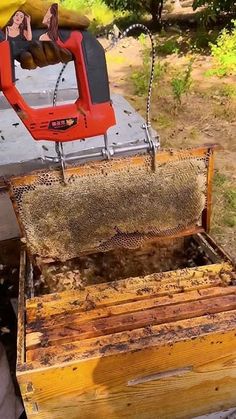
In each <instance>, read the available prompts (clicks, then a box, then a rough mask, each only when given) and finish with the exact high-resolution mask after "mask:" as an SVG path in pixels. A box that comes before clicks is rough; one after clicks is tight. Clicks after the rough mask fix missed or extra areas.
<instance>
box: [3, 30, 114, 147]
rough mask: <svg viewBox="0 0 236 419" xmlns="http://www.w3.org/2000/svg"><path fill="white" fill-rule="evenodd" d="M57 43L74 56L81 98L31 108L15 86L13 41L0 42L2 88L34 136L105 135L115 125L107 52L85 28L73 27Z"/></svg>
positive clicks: (76, 137)
mask: <svg viewBox="0 0 236 419" xmlns="http://www.w3.org/2000/svg"><path fill="white" fill-rule="evenodd" d="M57 43H58V45H59V46H61V47H63V48H66V49H68V50H69V51H70V52H71V53H72V54H73V58H74V64H75V73H76V79H77V85H78V98H77V100H76V101H75V102H74V103H72V104H66V105H59V106H56V107H55V106H51V107H46V108H39V109H35V108H31V107H30V106H28V104H27V103H26V102H25V100H24V99H23V97H22V96H21V94H20V92H19V91H18V89H17V88H16V86H15V83H14V77H13V72H12V51H11V49H12V47H11V44H10V41H7V40H4V41H2V42H0V90H1V91H2V92H3V94H4V95H5V97H6V99H7V100H8V102H9V103H10V105H11V106H12V107H13V109H14V110H15V112H16V113H17V114H18V116H19V117H20V119H21V120H22V122H23V124H24V125H25V127H26V128H27V129H28V131H29V132H30V134H31V135H32V137H33V138H34V139H35V140H48V141H55V142H66V141H74V140H81V139H84V138H88V137H94V136H97V135H104V134H105V133H106V132H107V130H108V128H110V127H111V126H113V125H115V123H116V121H115V115H114V110H113V107H112V102H111V100H110V92H109V82H108V75H107V67H106V60H105V52H104V50H103V48H102V46H101V45H100V44H99V42H98V41H97V39H96V38H94V37H93V36H92V35H91V34H90V33H88V32H86V31H72V32H70V33H69V36H68V35H67V36H66V39H65V40H63V41H62V40H61V39H59V40H58V42H57Z"/></svg>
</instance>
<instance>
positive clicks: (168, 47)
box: [156, 38, 179, 55]
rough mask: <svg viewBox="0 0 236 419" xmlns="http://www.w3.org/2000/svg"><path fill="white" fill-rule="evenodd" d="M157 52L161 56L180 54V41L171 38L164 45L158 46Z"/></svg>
mask: <svg viewBox="0 0 236 419" xmlns="http://www.w3.org/2000/svg"><path fill="white" fill-rule="evenodd" d="M156 51H157V53H158V54H159V55H170V54H178V53H179V44H178V41H177V40H176V39H172V38H169V39H167V40H166V41H165V42H164V43H163V44H160V45H158V46H157V48H156Z"/></svg>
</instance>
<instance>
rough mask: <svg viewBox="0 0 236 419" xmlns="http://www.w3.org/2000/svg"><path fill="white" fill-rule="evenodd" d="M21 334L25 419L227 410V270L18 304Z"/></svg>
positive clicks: (233, 331)
mask: <svg viewBox="0 0 236 419" xmlns="http://www.w3.org/2000/svg"><path fill="white" fill-rule="evenodd" d="M21 333H22V331H21ZM25 334H26V346H25V357H26V362H25V363H21V364H19V365H18V373H17V374H18V381H19V383H20V387H21V391H22V395H23V399H24V403H25V406H26V410H27V414H28V418H29V419H31V418H32V419H33V418H39V419H50V418H52V419H62V418H64V417H66V416H67V417H68V418H70V419H78V418H82V419H87V418H88V419H90V418H96V419H103V418H104V417H109V418H112V419H113V418H114V419H116V418H117V419H119V418H127V417H128V418H131V419H140V418H141V419H156V418H165V419H175V418H176V419H177V418H181V419H183V418H184V419H187V418H193V417H194V416H197V415H200V414H202V413H207V412H211V411H216V410H221V409H224V408H228V407H231V406H234V405H235V404H236V282H235V272H234V269H233V267H232V266H231V265H230V263H226V262H225V263H222V264H214V265H209V266H205V267H199V268H191V269H183V270H178V271H174V272H167V273H163V274H154V275H149V276H148V277H144V278H131V279H125V280H120V281H117V282H112V283H110V284H109V283H106V284H98V285H92V286H89V287H86V288H85V289H83V290H80V291H70V292H69V291H67V292H63V293H60V294H52V295H45V296H42V297H37V298H33V299H31V300H27V302H26V328H25Z"/></svg>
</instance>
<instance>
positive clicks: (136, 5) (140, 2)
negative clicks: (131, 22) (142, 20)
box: [104, 0, 158, 21]
mask: <svg viewBox="0 0 236 419" xmlns="http://www.w3.org/2000/svg"><path fill="white" fill-rule="evenodd" d="M104 1H105V2H106V4H107V5H108V6H109V7H110V8H111V9H113V10H121V11H130V12H132V13H138V14H140V13H148V14H151V15H152V19H153V21H157V9H158V2H157V1H153V0H104Z"/></svg>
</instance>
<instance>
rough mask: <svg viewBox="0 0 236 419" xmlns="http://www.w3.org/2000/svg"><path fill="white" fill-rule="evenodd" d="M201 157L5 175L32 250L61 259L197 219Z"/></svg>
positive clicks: (174, 229) (131, 243)
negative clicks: (154, 164)
mask: <svg viewBox="0 0 236 419" xmlns="http://www.w3.org/2000/svg"><path fill="white" fill-rule="evenodd" d="M206 179H207V156H203V157H201V158H200V157H194V156H193V155H190V156H189V157H188V158H179V159H170V160H169V161H168V160H167V161H165V162H164V163H159V164H158V165H157V168H156V170H155V171H153V170H152V162H151V157H149V156H142V158H141V157H140V156H139V159H136V160H135V159H134V158H132V157H131V158H130V157H127V158H123V159H120V161H118V159H112V161H105V162H97V163H91V164H86V165H84V166H81V167H79V168H71V169H68V171H67V184H66V185H64V184H63V181H62V179H61V174H60V172H59V171H55V170H54V171H41V172H38V173H36V174H34V175H29V176H28V177H26V176H25V177H22V178H16V179H12V180H11V196H12V199H13V201H14V203H15V208H16V212H17V214H18V217H19V220H20V224H21V226H22V228H23V232H24V234H25V237H26V240H27V245H28V247H29V250H30V252H31V254H33V255H37V256H40V257H41V258H51V259H53V260H58V261H66V260H69V259H72V258H75V257H78V256H79V255H82V254H88V253H94V252H106V251H109V250H112V249H119V248H127V249H134V248H137V247H140V246H141V245H142V244H143V243H144V242H145V241H146V240H150V239H155V238H157V237H168V236H171V235H173V234H176V233H180V234H181V232H184V231H185V230H186V229H187V228H189V227H193V226H196V225H199V224H200V223H201V215H202V211H203V209H204V208H205V206H206V189H207V187H206Z"/></svg>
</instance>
